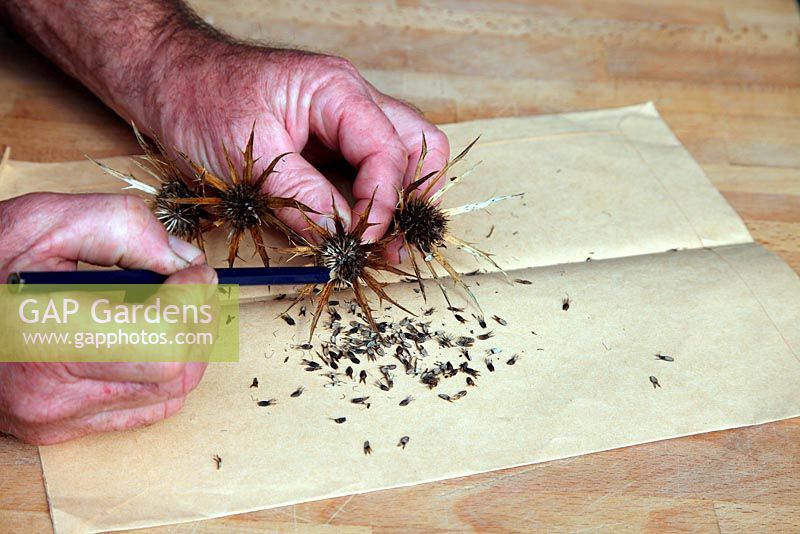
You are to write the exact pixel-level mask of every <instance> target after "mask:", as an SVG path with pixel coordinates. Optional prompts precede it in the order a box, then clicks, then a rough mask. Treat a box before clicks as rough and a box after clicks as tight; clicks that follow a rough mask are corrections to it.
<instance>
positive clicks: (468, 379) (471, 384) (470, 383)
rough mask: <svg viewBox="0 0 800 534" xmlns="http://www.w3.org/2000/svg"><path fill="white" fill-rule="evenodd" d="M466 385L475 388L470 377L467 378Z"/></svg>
mask: <svg viewBox="0 0 800 534" xmlns="http://www.w3.org/2000/svg"><path fill="white" fill-rule="evenodd" d="M467 385H468V386H473V387H474V386H475V381H474V380H473V379H472V377H471V376H468V377H467Z"/></svg>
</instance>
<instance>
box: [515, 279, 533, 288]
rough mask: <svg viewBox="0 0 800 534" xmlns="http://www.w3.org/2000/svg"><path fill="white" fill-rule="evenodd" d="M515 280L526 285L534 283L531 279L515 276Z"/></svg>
mask: <svg viewBox="0 0 800 534" xmlns="http://www.w3.org/2000/svg"><path fill="white" fill-rule="evenodd" d="M514 281H515V282H516V283H518V284H522V285H524V286H529V285H531V284H532V283H533V282H531V281H530V280H525V279H524V278H515V279H514Z"/></svg>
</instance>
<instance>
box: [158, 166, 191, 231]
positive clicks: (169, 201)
mask: <svg viewBox="0 0 800 534" xmlns="http://www.w3.org/2000/svg"><path fill="white" fill-rule="evenodd" d="M194 196H195V194H194V193H193V192H192V191H191V189H189V187H188V186H187V185H186V184H185V183H184V182H182V181H180V180H174V179H173V180H169V181H165V182H163V183H162V184H161V189H160V190H159V191H158V194H157V195H156V197H155V199H154V200H153V214H154V215H155V216H156V218H157V219H158V220H159V221H161V224H163V225H164V228H166V230H167V232H169V233H170V234H172V235H175V236H178V237H180V238H181V239H194V238H196V237H197V235H198V231H199V229H200V219H201V215H202V209H201V208H200V206H196V205H191V204H180V203H176V202H175V200H176V199H181V198H193V197H194Z"/></svg>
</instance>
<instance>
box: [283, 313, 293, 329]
mask: <svg viewBox="0 0 800 534" xmlns="http://www.w3.org/2000/svg"><path fill="white" fill-rule="evenodd" d="M281 319H283V320H284V321H286V324H288V325H289V326H294V325H295V324H296V323H295V322H294V319H292V316H291V315H289V314H287V313H282V314H281Z"/></svg>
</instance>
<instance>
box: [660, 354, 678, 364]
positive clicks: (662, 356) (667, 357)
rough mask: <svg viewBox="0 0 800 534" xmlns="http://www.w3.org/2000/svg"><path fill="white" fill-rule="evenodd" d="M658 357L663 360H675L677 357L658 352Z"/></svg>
mask: <svg viewBox="0 0 800 534" xmlns="http://www.w3.org/2000/svg"><path fill="white" fill-rule="evenodd" d="M656 359H659V360H661V361H663V362H674V361H675V358H673V357H672V356H667V355H666V354H656Z"/></svg>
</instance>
